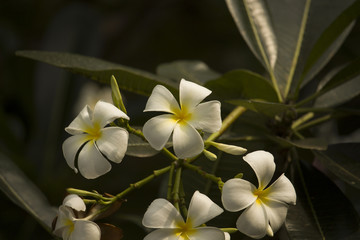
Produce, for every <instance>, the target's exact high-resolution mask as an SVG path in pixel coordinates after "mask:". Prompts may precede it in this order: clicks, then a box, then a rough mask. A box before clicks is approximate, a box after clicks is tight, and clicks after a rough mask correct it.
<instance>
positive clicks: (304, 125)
mask: <svg viewBox="0 0 360 240" xmlns="http://www.w3.org/2000/svg"><path fill="white" fill-rule="evenodd" d="M331 118H332V115H331V114H328V115H325V116H323V117H319V118H317V119H314V120H312V121H310V122H307V123H304V124H303V125H300V126H298V127H296V128H295V130H296V131H300V130H303V129H305V128H309V127H313V126H315V125H318V124H320V123H323V122H326V121H328V120H330V119H331Z"/></svg>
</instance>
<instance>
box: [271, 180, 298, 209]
mask: <svg viewBox="0 0 360 240" xmlns="http://www.w3.org/2000/svg"><path fill="white" fill-rule="evenodd" d="M265 193H266V194H267V195H266V198H269V199H272V200H276V201H280V202H283V203H287V204H294V205H295V204H296V192H295V189H294V186H293V185H292V183H291V182H290V180H289V179H288V178H287V177H286V176H285V175H284V174H282V175H281V176H280V177H279V178H278V179H277V180H276V181H275V182H274V183H273V184H271V185H270V186H269V187H268V188H267V189H265Z"/></svg>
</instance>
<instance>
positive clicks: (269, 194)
mask: <svg viewBox="0 0 360 240" xmlns="http://www.w3.org/2000/svg"><path fill="white" fill-rule="evenodd" d="M244 160H245V161H246V162H247V163H248V164H249V165H250V166H251V167H252V169H253V170H254V172H255V174H256V177H257V179H258V184H259V186H258V187H255V186H254V185H253V184H252V183H250V182H248V181H246V180H243V179H239V178H234V179H230V180H228V181H227V182H226V183H225V184H224V186H223V189H222V202H223V205H224V208H225V209H226V210H228V211H231V212H237V211H241V210H243V209H245V211H244V212H243V213H242V214H241V215H240V217H239V218H238V220H237V222H236V227H237V229H238V230H239V231H240V232H242V233H244V234H246V235H248V236H250V237H252V238H262V237H264V236H265V235H266V234H267V235H269V236H273V234H274V232H276V231H277V230H279V228H280V227H281V226H282V224H283V223H284V222H285V218H286V214H287V210H288V207H289V204H294V205H295V203H296V193H295V189H294V187H293V185H292V183H291V182H290V180H289V179H288V178H287V177H285V175H284V174H282V175H281V176H280V177H279V178H278V179H277V180H276V181H275V182H274V183H272V184H271V185H270V186H268V184H269V182H270V180H271V178H272V177H273V175H274V172H275V163H274V157H273V155H272V154H271V153H269V152H265V151H256V152H252V153H249V154H248V155H246V156H245V157H244ZM267 186H268V187H267Z"/></svg>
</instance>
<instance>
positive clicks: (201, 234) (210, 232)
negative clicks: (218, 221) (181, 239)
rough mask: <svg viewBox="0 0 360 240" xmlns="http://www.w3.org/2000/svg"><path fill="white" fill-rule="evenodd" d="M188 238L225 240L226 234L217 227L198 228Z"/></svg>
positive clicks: (195, 239)
mask: <svg viewBox="0 0 360 240" xmlns="http://www.w3.org/2000/svg"><path fill="white" fill-rule="evenodd" d="M188 236H189V238H190V240H204V239H206V240H225V234H224V232H223V231H221V230H220V229H218V228H215V227H201V228H197V229H196V230H195V231H194V232H192V233H191V234H188Z"/></svg>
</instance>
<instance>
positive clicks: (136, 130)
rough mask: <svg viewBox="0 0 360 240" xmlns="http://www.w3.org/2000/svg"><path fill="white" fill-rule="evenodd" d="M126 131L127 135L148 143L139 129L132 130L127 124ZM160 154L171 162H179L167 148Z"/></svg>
mask: <svg viewBox="0 0 360 240" xmlns="http://www.w3.org/2000/svg"><path fill="white" fill-rule="evenodd" d="M126 129H127V130H128V131H129V133H132V134H134V135H136V136H138V137H140V138H141V139H142V140H144V141H145V142H148V141H147V140H146V138H145V136H144V134H143V133H142V131H141V130H140V129H135V128H132V127H131V126H130V125H129V124H127V126H126ZM161 151H162V153H164V154H165V155H166V156H167V157H169V158H170V159H171V160H173V161H177V160H179V158H178V157H176V156H175V155H174V154H172V153H171V152H170V151H169V150H168V149H167V148H163V149H162V150H161Z"/></svg>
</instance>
